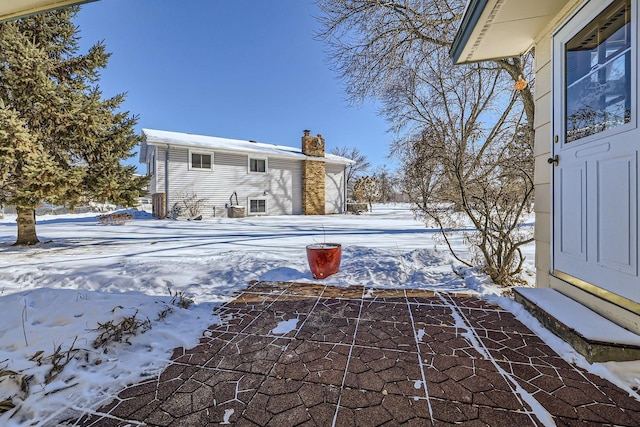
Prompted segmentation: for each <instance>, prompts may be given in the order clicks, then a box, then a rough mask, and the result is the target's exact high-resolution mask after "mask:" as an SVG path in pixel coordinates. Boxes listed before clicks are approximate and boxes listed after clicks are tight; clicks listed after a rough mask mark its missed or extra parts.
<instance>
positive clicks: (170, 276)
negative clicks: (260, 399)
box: [0, 205, 640, 426]
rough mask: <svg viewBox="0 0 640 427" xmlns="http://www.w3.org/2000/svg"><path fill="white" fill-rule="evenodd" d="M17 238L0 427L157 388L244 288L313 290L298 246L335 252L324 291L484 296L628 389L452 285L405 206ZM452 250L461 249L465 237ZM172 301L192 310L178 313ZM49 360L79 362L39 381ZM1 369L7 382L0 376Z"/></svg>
mask: <svg viewBox="0 0 640 427" xmlns="http://www.w3.org/2000/svg"><path fill="white" fill-rule="evenodd" d="M15 234H16V225H15V218H11V217H7V218H5V219H4V220H0V254H1V256H0V312H1V313H2V323H0V408H1V407H2V406H1V405H2V401H3V400H5V399H9V398H11V401H12V404H14V405H16V406H17V409H16V408H14V409H11V410H8V411H7V412H4V413H2V412H0V424H2V425H9V426H11V425H31V423H33V422H35V423H36V424H37V423H44V424H47V423H51V422H53V421H55V420H59V419H61V417H63V416H64V413H65V412H66V411H67V410H68V409H69V408H74V407H80V406H87V405H90V404H95V403H98V402H99V401H101V400H103V399H104V398H105V397H108V396H110V395H113V394H115V393H116V392H118V391H119V390H120V389H122V388H123V387H124V386H125V385H126V384H130V383H132V382H135V381H137V380H138V379H139V378H140V377H141V376H142V377H144V376H150V375H154V374H155V373H157V372H158V371H159V370H160V369H162V368H163V367H164V366H165V365H166V364H167V363H168V362H169V357H170V355H171V350H172V349H173V348H174V347H178V346H184V347H186V348H189V347H193V346H195V345H196V344H197V342H198V338H199V337H201V336H202V332H203V331H204V330H205V329H206V327H207V326H209V325H210V324H212V323H215V321H216V319H214V318H213V316H212V315H211V311H212V309H213V306H214V305H216V304H221V303H223V302H225V301H229V300H230V299H231V297H232V296H233V294H234V293H236V292H238V291H241V290H242V289H243V288H245V287H246V286H247V284H248V283H249V281H252V280H265V281H296V282H318V281H317V280H314V279H313V278H312V276H311V272H310V271H309V267H308V265H307V261H306V255H305V246H306V245H307V244H311V243H323V242H327V243H329V242H335V243H341V244H342V246H343V257H342V266H341V269H340V272H339V273H338V274H336V275H334V276H331V277H329V278H327V279H325V280H324V281H323V283H324V284H327V285H334V286H348V285H352V284H359V285H363V284H364V285H367V286H370V287H379V288H403V287H407V288H420V289H431V290H435V291H441V292H448V291H457V292H467V293H475V294H477V295H481V296H485V297H487V298H489V299H491V300H493V301H494V302H498V303H499V304H501V305H503V306H505V307H506V308H509V309H510V310H512V311H514V312H516V314H517V315H518V317H519V318H520V320H522V321H523V322H524V323H525V324H527V326H529V327H530V328H532V329H534V330H536V331H538V332H539V333H540V334H541V335H542V337H543V338H544V339H545V340H546V341H547V342H548V343H549V344H550V345H552V347H553V348H554V349H556V351H558V352H559V353H561V354H562V355H563V356H564V357H565V358H567V359H569V360H571V361H574V362H577V363H579V364H581V365H583V366H584V367H587V368H588V369H591V370H595V371H597V372H596V373H598V374H599V375H602V376H607V377H609V378H610V379H612V380H613V381H614V382H616V383H617V384H622V383H623V382H626V384H631V385H637V384H636V381H635V378H637V377H638V375H636V373H635V372H632V371H633V370H640V369H638V364H637V363H635V362H633V363H627V364H600V365H592V366H589V365H588V364H587V363H586V362H584V360H583V359H582V358H581V356H579V355H577V354H576V353H575V352H574V351H573V350H572V349H570V348H569V347H568V346H567V345H566V344H564V343H563V342H562V341H560V340H558V339H557V338H555V337H554V336H552V335H550V334H549V333H548V332H546V331H545V330H543V329H541V327H540V326H539V325H537V322H536V321H535V320H533V319H532V318H531V317H530V316H528V314H526V313H525V312H524V311H523V310H522V309H521V308H520V307H519V306H518V305H517V304H515V303H513V302H512V301H511V300H509V299H507V298H503V297H499V296H497V295H498V294H499V292H500V290H499V289H497V288H496V287H495V286H494V285H492V284H491V282H490V281H489V280H487V278H486V277H484V276H482V275H479V274H477V273H475V272H473V271H470V270H468V269H467V270H465V278H461V277H460V276H459V275H457V274H455V273H454V268H455V267H456V266H457V265H456V263H455V262H454V260H453V258H452V257H451V256H450V255H449V253H448V252H447V251H446V248H445V247H444V246H443V245H441V244H440V243H439V241H438V239H437V233H436V232H435V231H434V230H432V229H428V228H426V227H425V226H424V224H422V223H420V222H418V221H416V220H415V219H414V217H413V214H412V212H411V210H410V209H409V207H408V206H407V205H386V206H382V205H380V206H375V207H374V210H373V213H370V214H364V215H333V216H321V217H306V216H281V217H249V218H242V219H227V218H216V219H211V220H205V221H171V220H155V219H153V218H152V217H151V216H150V215H149V214H147V213H144V212H138V213H137V214H136V215H135V219H134V220H133V221H132V222H130V223H128V224H126V225H122V226H105V225H100V224H99V223H98V220H97V218H96V216H95V215H93V214H82V215H64V216H55V217H54V216H51V217H49V216H44V217H38V235H39V238H40V240H41V241H42V242H46V243H43V244H40V245H38V246H36V247H31V248H15V247H12V246H11V244H12V243H13V242H14V240H15ZM454 245H456V247H457V248H459V249H463V246H462V238H461V237H458V238H456V239H455V240H454ZM533 251H534V248H533V245H529V246H527V248H526V251H525V252H526V255H527V257H528V260H527V262H526V265H525V267H526V272H525V278H526V279H527V280H529V281H533V276H532V275H533V271H534V267H533V258H534V257H533V254H534V252H533ZM458 267H459V266H458ZM179 295H183V296H184V295H186V296H188V297H189V298H191V299H193V300H194V301H195V304H193V305H191V306H190V307H189V308H187V309H185V308H180V307H179V304H178V302H179V301H180V298H179ZM123 317H128V318H135V319H137V320H139V321H141V322H142V321H146V320H149V324H148V325H147V326H151V328H150V329H149V330H147V331H146V332H145V333H144V334H141V335H137V336H135V337H132V338H130V340H129V341H130V344H127V343H124V344H109V345H108V346H107V352H106V353H105V352H104V350H103V348H102V347H99V348H94V346H93V345H92V343H93V342H94V340H95V339H96V337H97V336H98V335H99V332H98V331H96V329H97V328H98V326H99V324H103V325H104V324H106V322H108V321H110V320H111V321H115V320H118V319H122V318H123ZM283 327H284V325H283ZM145 328H146V326H145ZM56 350H59V351H58V352H57V354H62V355H66V354H69V355H72V356H75V357H74V358H73V359H70V360H69V361H68V364H67V366H66V367H65V368H64V369H63V370H62V371H61V372H60V373H59V374H58V375H57V376H56V375H53V378H50V380H49V382H46V381H45V377H46V376H47V375H48V374H49V376H51V374H50V372H51V367H52V360H53V357H52V355H54V354H56ZM38 352H42V353H39V354H38ZM34 355H37V356H35V357H34ZM65 361H66V359H65V358H62V359H60V361H59V363H64V362H65ZM3 370H4V372H5V373H7V372H9V371H14V372H15V373H16V375H5V376H2V372H3ZM630 372H631V373H630ZM23 380H24V381H23ZM25 384H26V385H27V386H28V387H25ZM25 389H28V392H27V391H25ZM627 389H629V386H627ZM629 390H630V389H629Z"/></svg>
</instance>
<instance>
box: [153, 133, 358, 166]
mask: <svg viewBox="0 0 640 427" xmlns="http://www.w3.org/2000/svg"><path fill="white" fill-rule="evenodd" d="M145 141H146V143H147V144H149V145H154V146H159V147H168V146H172V147H182V148H187V149H189V148H200V149H202V150H210V151H212V152H216V153H229V154H247V155H248V154H251V151H250V150H245V149H243V148H238V149H230V148H219V147H207V146H206V145H199V144H189V143H185V142H182V141H167V140H160V139H153V138H152V137H150V136H148V135H146V139H145ZM261 155H262V156H266V157H270V158H276V159H295V160H317V161H321V162H325V163H332V164H339V165H345V166H348V165H352V164H355V162H354V161H353V160H350V159H347V158H344V160H342V159H332V158H327V157H315V156H307V155H305V154H302V153H285V152H273V153H261V152H257V153H256V156H261ZM141 163H143V162H141Z"/></svg>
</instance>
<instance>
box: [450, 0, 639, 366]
mask: <svg viewBox="0 0 640 427" xmlns="http://www.w3.org/2000/svg"><path fill="white" fill-rule="evenodd" d="M639 7H640V2H639V1H638V0H544V1H538V2H533V1H531V2H524V1H520V0H470V1H469V2H468V5H467V9H466V12H465V14H464V18H463V21H462V26H461V27H460V29H459V31H458V34H457V36H456V38H455V40H454V44H453V48H452V50H451V55H452V57H453V59H454V61H455V62H456V63H465V62H474V61H482V60H487V59H494V58H503V57H510V56H517V55H520V54H522V53H523V52H525V51H526V50H528V49H530V48H535V74H536V78H535V103H536V105H535V107H536V116H535V150H534V152H535V186H536V187H535V191H536V207H535V210H536V231H535V239H536V266H537V277H536V279H537V287H538V288H547V289H535V290H533V292H528V293H527V295H528V296H529V297H531V298H538V299H539V301H537V303H539V304H541V305H544V304H549V301H548V300H550V299H553V300H554V302H555V301H565V300H564V299H563V298H564V297H568V298H569V300H566V301H567V303H571V301H570V300H573V301H575V302H578V303H580V304H581V305H582V306H586V307H588V308H589V309H591V310H592V311H595V312H597V313H599V314H600V315H601V316H602V317H604V318H606V319H608V320H610V321H611V322H613V323H616V324H618V325H621V326H622V327H624V328H626V329H628V330H630V331H633V332H635V333H636V334H640V257H639V252H640V251H639V247H640V241H639V239H638V236H639V233H638V230H639V227H640V221H639V220H640V212H639V209H640V203H639V202H638V193H639V188H640V127H639V126H638V123H639V120H640V116H639V115H638V105H639V104H638V81H639V70H640V61H639V58H640V56H639V53H640V44H639V42H640V36H639V35H640V32H639V31H638V30H639V29H640V26H639V25H638V22H640V19H639V17H640V14H639ZM525 77H529V76H525ZM529 78H530V77H529ZM549 288H550V289H551V290H553V291H550V290H549ZM554 291H555V292H554ZM536 293H537V295H539V296H538V297H536V296H535V295H536ZM565 306H566V305H565ZM565 306H562V305H560V307H561V310H556V311H563V310H565V311H566V309H565V308H564V307H565ZM550 309H551V308H550ZM589 326H591V327H593V328H595V327H596V326H599V325H596V324H593V325H589ZM607 327H608V326H607ZM612 335H614V334H613V333H611V332H610V333H609V336H612ZM601 339H602V338H601ZM635 355H637V353H635ZM635 355H634V357H635Z"/></svg>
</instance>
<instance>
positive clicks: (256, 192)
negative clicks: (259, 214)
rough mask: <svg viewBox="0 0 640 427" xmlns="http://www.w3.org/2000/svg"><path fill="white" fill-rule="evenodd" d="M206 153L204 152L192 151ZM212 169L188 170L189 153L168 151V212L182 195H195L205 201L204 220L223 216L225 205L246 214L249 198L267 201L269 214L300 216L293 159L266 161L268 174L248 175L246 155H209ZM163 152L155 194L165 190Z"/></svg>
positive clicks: (299, 172) (297, 175)
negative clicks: (243, 211)
mask: <svg viewBox="0 0 640 427" xmlns="http://www.w3.org/2000/svg"><path fill="white" fill-rule="evenodd" d="M195 151H197V152H203V153H206V152H207V151H206V150H195ZM212 154H213V164H214V166H213V170H212V171H211V170H193V169H191V170H190V169H189V150H188V149H186V148H173V147H172V148H171V149H170V152H169V191H168V202H169V203H168V205H169V211H171V208H172V207H173V206H174V204H175V203H178V202H179V201H180V198H181V195H184V194H190V193H195V194H196V195H197V197H198V198H199V199H201V198H204V199H206V203H205V206H204V208H203V209H202V215H203V217H205V218H209V217H212V216H213V215H214V208H215V215H216V216H226V214H227V212H226V209H225V205H227V204H229V203H233V204H235V203H236V199H235V196H234V197H233V201H232V202H231V196H232V194H233V193H234V191H235V192H236V194H237V196H238V204H239V205H240V206H244V207H245V209H246V213H247V214H249V199H251V198H257V199H266V200H267V214H268V215H292V214H294V215H299V214H301V213H302V163H301V162H300V161H296V160H293V161H292V160H284V159H267V173H266V174H262V173H249V168H248V156H247V155H246V154H232V153H220V152H217V153H216V152H212ZM164 156H165V149H164V148H162V149H160V150H158V154H157V159H158V168H157V171H158V172H157V173H156V177H155V182H156V185H157V186H156V189H157V191H156V192H164V191H165V181H164V158H165V157H164Z"/></svg>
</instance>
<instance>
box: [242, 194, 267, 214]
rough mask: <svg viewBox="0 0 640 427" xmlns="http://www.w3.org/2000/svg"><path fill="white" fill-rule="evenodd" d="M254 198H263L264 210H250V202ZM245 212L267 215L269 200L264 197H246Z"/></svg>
mask: <svg viewBox="0 0 640 427" xmlns="http://www.w3.org/2000/svg"><path fill="white" fill-rule="evenodd" d="M254 200H264V212H251V202H252V201H254ZM247 212H248V214H249V215H267V214H268V213H269V201H268V200H267V198H266V197H248V198H247Z"/></svg>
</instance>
